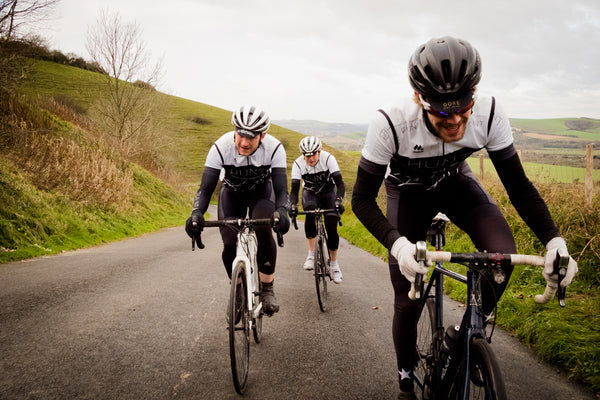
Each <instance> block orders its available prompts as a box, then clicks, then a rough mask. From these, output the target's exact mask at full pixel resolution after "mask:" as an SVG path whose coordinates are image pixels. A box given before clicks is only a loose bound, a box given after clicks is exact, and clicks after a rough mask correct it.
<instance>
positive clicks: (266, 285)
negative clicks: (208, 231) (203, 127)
mask: <svg viewBox="0 0 600 400" xmlns="http://www.w3.org/2000/svg"><path fill="white" fill-rule="evenodd" d="M231 123H232V125H233V126H234V128H235V129H234V130H233V131H231V132H228V133H226V134H224V135H223V136H221V137H220V138H219V139H218V140H217V141H216V142H215V143H214V144H213V145H212V147H211V148H210V150H209V152H208V155H207V156H206V163H205V164H204V173H203V174H202V181H201V183H200V188H199V189H198V192H197V193H196V197H195V199H194V206H193V209H192V216H196V217H197V218H198V219H199V225H198V226H193V224H192V217H190V218H188V220H187V221H186V225H185V230H186V232H187V233H188V235H189V236H190V237H192V238H195V237H197V236H198V233H199V232H200V231H201V230H202V226H203V222H204V213H205V212H206V210H207V208H208V204H209V202H210V198H211V196H212V194H213V192H214V190H215V188H216V186H217V183H218V181H219V176H220V174H221V171H223V172H224V174H223V178H222V184H221V189H220V192H219V206H218V218H219V219H230V218H245V217H246V215H247V214H249V215H250V217H251V218H270V217H272V216H273V215H274V212H275V211H277V212H278V214H279V218H280V221H279V226H278V229H279V231H280V232H281V233H286V232H287V231H288V230H289V227H290V220H289V218H288V203H289V199H288V191H287V176H286V166H287V164H286V154H285V149H284V148H283V145H282V144H281V142H279V140H277V139H275V137H273V136H271V135H269V134H268V133H267V131H268V130H269V127H270V119H269V116H268V115H267V113H265V112H264V111H263V110H261V109H260V108H258V107H254V106H242V107H241V108H240V109H239V110H237V111H235V112H234V113H233V115H232V117H231ZM220 232H221V237H222V239H223V263H224V264H225V270H226V271H227V275H228V276H229V278H230V279H231V272H232V271H231V270H232V263H233V260H234V258H235V255H236V239H237V237H236V232H234V231H233V230H231V229H227V227H223V228H220ZM256 238H257V241H258V251H257V256H256V258H257V260H256V261H257V264H258V269H259V272H260V280H261V282H262V287H263V289H262V292H261V295H260V297H261V299H260V300H261V302H262V303H263V307H264V310H265V313H266V314H267V315H272V314H273V313H275V312H277V311H279V304H277V301H276V299H275V293H274V291H273V279H274V276H275V261H276V258H277V246H276V244H275V240H274V239H273V234H272V233H271V231H270V228H268V227H260V226H257V227H256Z"/></svg>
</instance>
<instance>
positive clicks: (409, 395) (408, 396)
mask: <svg viewBox="0 0 600 400" xmlns="http://www.w3.org/2000/svg"><path fill="white" fill-rule="evenodd" d="M398 400H417V396H415V392H403V391H400V393H398Z"/></svg>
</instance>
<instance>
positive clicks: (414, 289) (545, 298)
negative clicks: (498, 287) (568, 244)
mask: <svg viewBox="0 0 600 400" xmlns="http://www.w3.org/2000/svg"><path fill="white" fill-rule="evenodd" d="M426 249H427V245H426V243H425V242H423V241H419V242H417V243H416V255H415V259H416V260H417V261H418V262H423V263H424V262H426V261H427V260H429V261H431V262H432V263H436V262H442V263H444V262H455V263H461V264H464V263H468V264H476V263H486V262H489V263H494V264H498V265H502V264H504V265H532V266H538V267H543V266H544V257H542V256H534V255H527V254H501V253H483V252H474V253H451V252H449V251H427V250H426ZM568 265H569V255H568V254H563V253H562V252H560V253H559V254H557V256H556V260H555V261H554V273H555V274H558V289H557V288H553V287H551V286H549V285H548V284H547V285H546V289H545V291H544V294H542V295H540V294H538V295H536V296H535V298H534V300H535V302H536V303H538V304H546V303H548V302H550V301H551V300H552V299H553V298H554V295H555V294H556V292H557V291H558V303H559V305H560V306H561V307H564V306H565V294H566V293H565V292H566V289H565V288H563V287H561V285H560V283H561V281H562V280H563V278H564V277H565V275H566V272H567V266H568ZM422 279H423V275H422V274H416V275H415V282H414V283H411V288H410V292H409V293H408V297H409V298H410V299H411V300H415V299H418V298H420V297H421V290H422ZM420 282H421V283H420Z"/></svg>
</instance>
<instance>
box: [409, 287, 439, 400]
mask: <svg viewBox="0 0 600 400" xmlns="http://www.w3.org/2000/svg"><path fill="white" fill-rule="evenodd" d="M434 336H435V301H434V299H433V298H432V297H428V298H427V299H426V300H425V302H424V303H423V309H422V310H421V314H420V315H419V320H418V323H417V347H416V353H417V362H416V365H415V370H414V374H415V381H416V383H417V390H416V392H417V393H418V394H420V398H421V399H423V400H425V399H430V398H432V396H431V394H432V391H433V389H432V386H431V384H432V382H431V381H432V375H433V371H432V368H433V357H434V355H433V343H434V341H433V338H434Z"/></svg>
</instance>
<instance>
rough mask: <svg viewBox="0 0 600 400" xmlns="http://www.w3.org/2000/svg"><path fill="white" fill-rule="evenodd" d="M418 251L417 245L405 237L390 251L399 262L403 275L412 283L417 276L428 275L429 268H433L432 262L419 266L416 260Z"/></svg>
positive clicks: (398, 240) (397, 241) (395, 243)
mask: <svg viewBox="0 0 600 400" xmlns="http://www.w3.org/2000/svg"><path fill="white" fill-rule="evenodd" d="M416 251H417V247H416V246H415V244H414V243H411V242H410V240H408V239H407V238H406V237H404V236H402V237H400V238H399V239H397V240H396V241H395V242H394V244H393V245H392V248H391V249H390V253H391V254H392V256H394V257H395V258H396V260H398V266H399V267H400V272H402V275H404V276H405V277H406V279H408V280H409V281H410V282H414V281H415V275H416V274H426V273H427V271H428V270H429V268H428V267H427V266H431V261H427V262H426V265H419V263H418V262H417V260H415V254H416Z"/></svg>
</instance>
